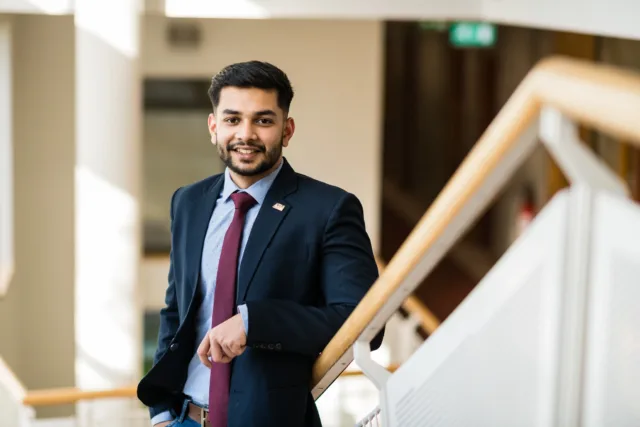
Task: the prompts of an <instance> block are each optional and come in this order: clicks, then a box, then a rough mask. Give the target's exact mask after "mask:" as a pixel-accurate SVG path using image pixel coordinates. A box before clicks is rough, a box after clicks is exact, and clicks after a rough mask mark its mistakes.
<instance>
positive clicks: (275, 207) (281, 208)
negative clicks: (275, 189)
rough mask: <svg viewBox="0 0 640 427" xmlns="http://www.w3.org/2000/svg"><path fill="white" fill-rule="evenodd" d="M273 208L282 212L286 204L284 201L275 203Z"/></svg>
mask: <svg viewBox="0 0 640 427" xmlns="http://www.w3.org/2000/svg"><path fill="white" fill-rule="evenodd" d="M273 209H275V210H277V211H280V212H282V211H283V210H284V205H283V204H282V203H276V204H275V205H273Z"/></svg>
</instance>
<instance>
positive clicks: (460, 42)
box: [449, 22, 497, 47]
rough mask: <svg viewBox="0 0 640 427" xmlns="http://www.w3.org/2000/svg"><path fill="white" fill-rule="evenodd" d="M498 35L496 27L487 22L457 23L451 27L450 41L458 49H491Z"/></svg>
mask: <svg viewBox="0 0 640 427" xmlns="http://www.w3.org/2000/svg"><path fill="white" fill-rule="evenodd" d="M496 33H497V31H496V27H495V25H492V24H488V23H486V22H456V23H454V24H451V27H449V41H450V42H451V44H452V45H453V46H456V47H491V46H493V45H495V44H496V38H497V35H496Z"/></svg>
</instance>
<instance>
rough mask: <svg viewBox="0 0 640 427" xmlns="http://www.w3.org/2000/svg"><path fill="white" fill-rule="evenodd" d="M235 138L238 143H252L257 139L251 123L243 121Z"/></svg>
mask: <svg viewBox="0 0 640 427" xmlns="http://www.w3.org/2000/svg"><path fill="white" fill-rule="evenodd" d="M236 138H237V139H238V140H240V141H254V140H255V139H257V137H256V133H255V131H254V127H253V123H251V121H250V120H247V121H243V122H242V124H241V125H240V126H238V130H237V132H236Z"/></svg>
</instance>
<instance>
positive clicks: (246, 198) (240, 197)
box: [231, 192, 258, 214]
mask: <svg viewBox="0 0 640 427" xmlns="http://www.w3.org/2000/svg"><path fill="white" fill-rule="evenodd" d="M231 199H232V200H233V203H234V204H235V205H236V209H237V210H239V211H240V212H242V213H243V214H244V213H247V211H248V210H249V209H251V207H252V206H253V205H255V204H256V203H258V202H256V199H254V198H253V197H251V194H249V193H244V192H243V193H233V194H232V195H231Z"/></svg>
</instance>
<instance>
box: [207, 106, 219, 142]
mask: <svg viewBox="0 0 640 427" xmlns="http://www.w3.org/2000/svg"><path fill="white" fill-rule="evenodd" d="M216 126H217V125H216V116H214V115H213V113H211V114H209V118H208V119H207V127H208V128H209V135H211V143H212V144H213V145H215V144H216V132H217V129H216Z"/></svg>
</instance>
